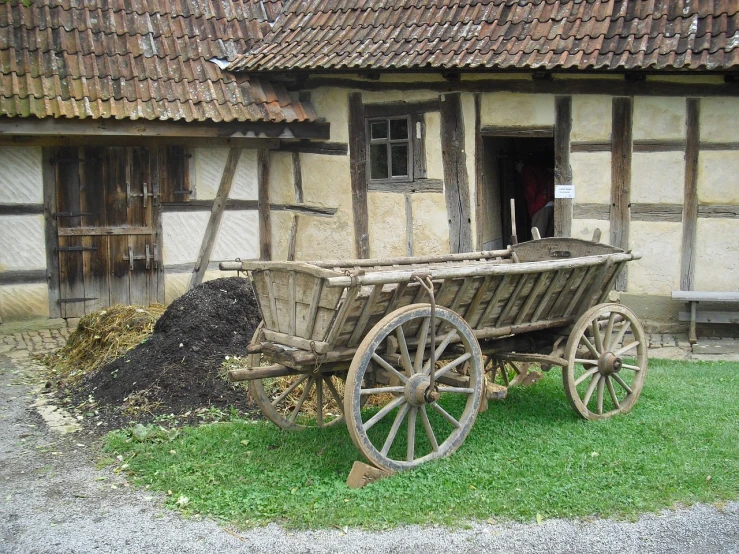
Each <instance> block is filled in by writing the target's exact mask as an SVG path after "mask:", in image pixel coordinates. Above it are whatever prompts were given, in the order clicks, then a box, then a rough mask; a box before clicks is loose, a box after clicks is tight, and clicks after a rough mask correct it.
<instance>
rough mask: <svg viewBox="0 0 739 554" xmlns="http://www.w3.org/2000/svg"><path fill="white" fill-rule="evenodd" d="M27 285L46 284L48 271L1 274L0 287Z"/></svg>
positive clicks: (33, 270)
mask: <svg viewBox="0 0 739 554" xmlns="http://www.w3.org/2000/svg"><path fill="white" fill-rule="evenodd" d="M27 283H46V270H45V269H28V270H19V271H1V272H0V285H20V284H27ZM57 306H58V304H57Z"/></svg>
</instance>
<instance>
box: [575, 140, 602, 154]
mask: <svg viewBox="0 0 739 554" xmlns="http://www.w3.org/2000/svg"><path fill="white" fill-rule="evenodd" d="M610 151H611V143H610V141H609V142H603V141H598V140H578V141H573V142H572V143H571V144H570V152H610Z"/></svg>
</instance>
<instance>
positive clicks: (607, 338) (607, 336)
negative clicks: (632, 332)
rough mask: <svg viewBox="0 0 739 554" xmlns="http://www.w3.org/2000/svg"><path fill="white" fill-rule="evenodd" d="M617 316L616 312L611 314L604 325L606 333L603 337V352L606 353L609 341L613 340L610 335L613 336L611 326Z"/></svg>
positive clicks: (609, 344) (609, 345)
mask: <svg viewBox="0 0 739 554" xmlns="http://www.w3.org/2000/svg"><path fill="white" fill-rule="evenodd" d="M617 315H618V314H617V313H616V312H611V314H610V315H609V316H608V325H606V332H605V335H604V336H603V341H604V342H603V351H604V352H608V351H609V350H610V349H611V344H613V343H612V342H611V339H612V338H613V337H612V336H611V335H612V334H613V324H614V322H615V321H616V316H617Z"/></svg>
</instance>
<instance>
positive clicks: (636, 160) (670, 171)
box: [631, 152, 685, 204]
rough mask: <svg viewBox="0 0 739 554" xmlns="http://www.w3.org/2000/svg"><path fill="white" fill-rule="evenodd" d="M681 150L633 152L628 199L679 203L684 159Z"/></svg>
mask: <svg viewBox="0 0 739 554" xmlns="http://www.w3.org/2000/svg"><path fill="white" fill-rule="evenodd" d="M684 157H685V156H684V154H683V153H682V152H634V153H633V154H632V158H631V202H635V203H637V202H638V203H654V204H682V203H683V190H684V188H685V160H684Z"/></svg>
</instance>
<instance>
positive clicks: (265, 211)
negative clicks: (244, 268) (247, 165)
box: [257, 148, 272, 260]
mask: <svg viewBox="0 0 739 554" xmlns="http://www.w3.org/2000/svg"><path fill="white" fill-rule="evenodd" d="M257 182H258V183H257V187H258V189H259V192H258V194H259V244H260V248H259V259H260V260H271V259H272V223H271V221H270V205H269V150H267V149H265V148H262V149H260V150H259V152H258V153H257Z"/></svg>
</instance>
